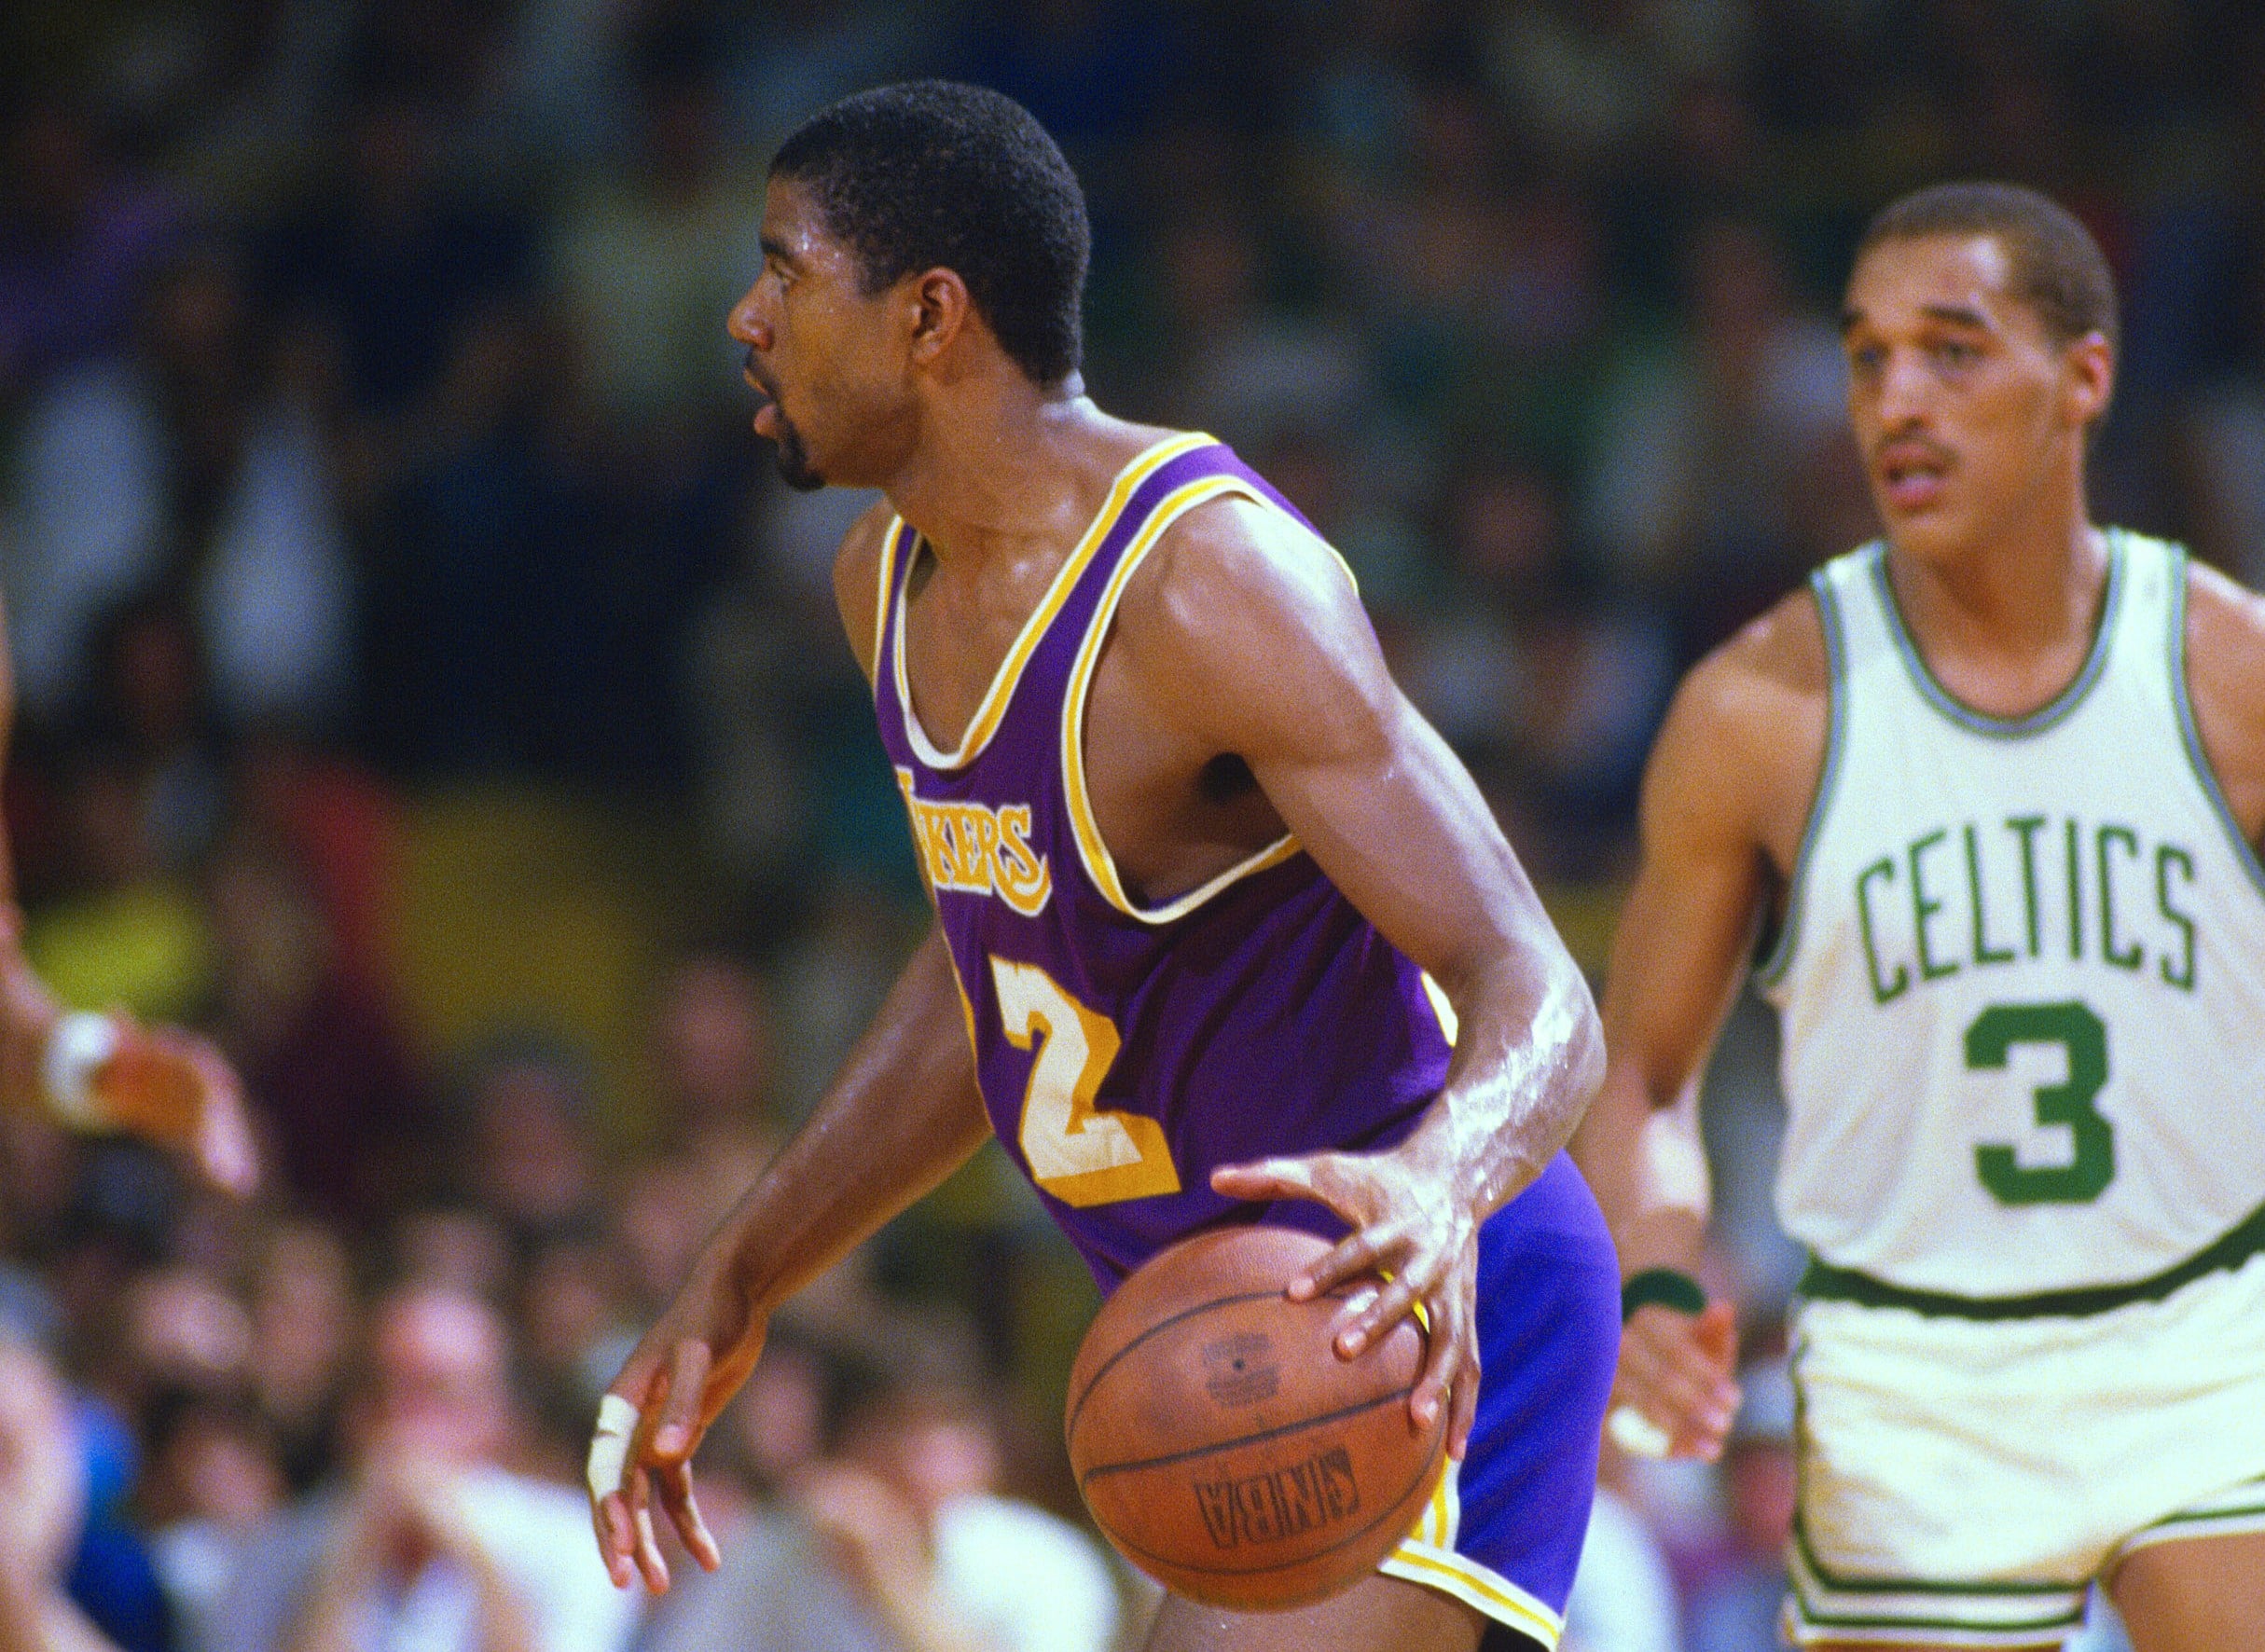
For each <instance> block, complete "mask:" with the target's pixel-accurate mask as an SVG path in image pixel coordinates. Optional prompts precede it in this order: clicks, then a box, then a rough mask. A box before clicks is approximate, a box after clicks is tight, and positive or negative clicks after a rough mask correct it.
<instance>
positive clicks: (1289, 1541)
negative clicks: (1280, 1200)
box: [1068, 1226, 1447, 1611]
mask: <svg viewBox="0 0 2265 1652" xmlns="http://www.w3.org/2000/svg"><path fill="white" fill-rule="evenodd" d="M1329 1248H1330V1247H1329V1246H1328V1245H1327V1244H1325V1243H1324V1242H1323V1241H1322V1240H1320V1239H1319V1238H1317V1237H1315V1236H1314V1235H1312V1234H1310V1233H1304V1232H1297V1231H1295V1230H1293V1229H1290V1228H1278V1227H1264V1226H1251V1227H1235V1228H1224V1229H1217V1230H1214V1231H1212V1232H1206V1233H1198V1234H1197V1235H1195V1237H1194V1238H1192V1239H1186V1240H1182V1241H1181V1243H1180V1244H1178V1245H1175V1246H1172V1247H1171V1248H1170V1249H1168V1250H1166V1251H1164V1252H1162V1253H1160V1254H1159V1255H1157V1256H1156V1257H1154V1258H1153V1259H1152V1260H1150V1261H1149V1262H1148V1263H1147V1264H1146V1265H1145V1266H1143V1267H1141V1268H1140V1269H1139V1270H1138V1271H1137V1272H1136V1273H1133V1275H1132V1276H1131V1277H1130V1278H1128V1279H1126V1281H1125V1283H1124V1284H1123V1285H1122V1286H1120V1287H1118V1288H1117V1292H1116V1294H1115V1295H1114V1296H1112V1297H1111V1298H1110V1300H1109V1301H1108V1302H1107V1303H1106V1304H1105V1305H1104V1306H1103V1307H1102V1309H1101V1312H1100V1313H1099V1314H1098V1315H1097V1316H1096V1317H1095V1319H1094V1322H1093V1325H1092V1328H1090V1329H1089V1330H1087V1331H1086V1333H1085V1341H1084V1344H1083V1345H1082V1346H1081V1347H1080V1348H1079V1350H1078V1356H1077V1361H1076V1363H1075V1365H1073V1366H1072V1367H1071V1369H1070V1396H1069V1413H1068V1432H1069V1442H1070V1466H1071V1467H1072V1469H1073V1470H1074V1471H1075V1472H1076V1475H1077V1482H1078V1489H1079V1490H1080V1491H1081V1492H1082V1493H1083V1494H1084V1498H1085V1507H1087V1508H1088V1509H1089V1510H1091V1511H1092V1514H1093V1518H1094V1521H1095V1522H1096V1523H1097V1524H1098V1525H1099V1527H1100V1529H1101V1531H1102V1532H1103V1533H1104V1534H1105V1535H1107V1536H1108V1538H1109V1540H1110V1541H1111V1542H1112V1543H1113V1544H1114V1545H1116V1547H1117V1549H1118V1551H1119V1552H1120V1553H1122V1554H1123V1555H1124V1556H1125V1558H1126V1560H1128V1561H1130V1562H1131V1563H1133V1564H1134V1565H1136V1566H1139V1568H1140V1569H1141V1570H1142V1571H1144V1572H1146V1573H1147V1574H1148V1575H1149V1576H1152V1577H1153V1578H1154V1579H1155V1580H1156V1581H1157V1582H1159V1583H1161V1584H1163V1585H1164V1586H1165V1587H1166V1588H1167V1589H1170V1590H1173V1591H1174V1592H1176V1593H1179V1594H1181V1595H1185V1596H1187V1597H1188V1598H1189V1599H1191V1600H1195V1601H1199V1602H1202V1603H1203V1604H1207V1605H1213V1606H1224V1607H1228V1608H1231V1609H1235V1610H1241V1611H1252V1610H1264V1609H1272V1608H1278V1607H1285V1606H1296V1605H1304V1604H1307V1603H1309V1602H1312V1601H1318V1600H1320V1599H1322V1598H1324V1597H1326V1596H1328V1595H1332V1594H1334V1593H1336V1592H1337V1591H1338V1590H1344V1589H1347V1588H1349V1587H1350V1586H1351V1585H1353V1584H1354V1583H1356V1582H1358V1581H1360V1579H1361V1578H1362V1577H1364V1576H1367V1575H1368V1574H1369V1573H1371V1572H1373V1571H1374V1570H1375V1569H1376V1565H1377V1563H1378V1562H1380V1561H1381V1560H1383V1559H1384V1557H1385V1556H1386V1555H1387V1554H1388V1553H1390V1552H1391V1551H1392V1549H1394V1548H1396V1547H1398V1545H1399V1543H1400V1541H1401V1539H1402V1538H1403V1537H1405V1536H1406V1535H1408V1532H1409V1530H1410V1529H1411V1528H1412V1527H1413V1526H1414V1524H1415V1522H1416V1516H1417V1515H1418V1513H1420V1512H1421V1510H1422V1508H1423V1506H1424V1501H1425V1499H1426V1498H1428V1497H1429V1495H1430V1494H1431V1491H1432V1488H1433V1486H1434V1485H1435V1484H1436V1483H1437V1481H1438V1479H1439V1474H1440V1467H1441V1465H1442V1463H1443V1453H1444V1449H1445V1444H1446V1428H1447V1424H1446V1410H1445V1408H1442V1411H1441V1414H1440V1416H1439V1418H1438V1419H1437V1420H1436V1421H1434V1423H1433V1424H1432V1425H1431V1426H1430V1427H1429V1429H1428V1430H1424V1431H1421V1432H1419V1431H1418V1430H1417V1429H1416V1426H1415V1425H1414V1424H1413V1423H1412V1422H1411V1420H1410V1418H1409V1415H1408V1397H1409V1394H1410V1392H1411V1390H1412V1389H1413V1388H1414V1386H1415V1383H1416V1375H1417V1373H1418V1372H1419V1371H1421V1370H1422V1369H1423V1361H1424V1333H1423V1331H1422V1329H1421V1328H1419V1327H1418V1326H1417V1325H1416V1322H1415V1321H1414V1320H1413V1319H1412V1318H1411V1319H1403V1320H1402V1321H1401V1322H1400V1323H1399V1324H1398V1325H1396V1326H1394V1327H1393V1328H1391V1330H1390V1331H1389V1332H1388V1333H1387V1334H1386V1335H1385V1336H1384V1337H1383V1338H1382V1339H1380V1340H1379V1341H1378V1342H1374V1343H1372V1344H1371V1345H1370V1346H1369V1347H1367V1348H1364V1349H1362V1350H1361V1352H1360V1356H1358V1357H1356V1358H1353V1359H1342V1358H1340V1357H1338V1356H1337V1353H1336V1350H1335V1349H1334V1348H1333V1346H1332V1345H1331V1341H1330V1338H1331V1331H1332V1328H1333V1325H1334V1323H1335V1321H1336V1319H1337V1316H1338V1315H1339V1314H1340V1313H1341V1312H1342V1311H1343V1308H1344V1304H1345V1299H1346V1298H1347V1297H1348V1296H1350V1295H1351V1294H1353V1293H1354V1292H1355V1291H1357V1290H1359V1289H1361V1288H1363V1287H1362V1284H1361V1282H1359V1281H1355V1282H1353V1283H1351V1284H1348V1285H1346V1286H1341V1287H1338V1288H1337V1289H1335V1290H1333V1291H1331V1292H1328V1293H1326V1294H1324V1295H1322V1296H1320V1297H1317V1298H1316V1299H1315V1300H1313V1301H1305V1302H1293V1301H1291V1300H1290V1299H1289V1298H1288V1297H1286V1296H1284V1295H1283V1294H1282V1287H1284V1286H1285V1285H1287V1284H1288V1283H1289V1282H1290V1281H1291V1279H1292V1278H1293V1277H1295V1276H1296V1274H1297V1273H1299V1272H1300V1271H1301V1270H1302V1269H1303V1268H1305V1266H1307V1265H1308V1264H1309V1263H1311V1262H1312V1261H1313V1260H1315V1259H1316V1258H1318V1257H1319V1256H1321V1255H1323V1254H1324V1253H1325V1252H1326V1251H1327V1250H1328V1249H1329Z"/></svg>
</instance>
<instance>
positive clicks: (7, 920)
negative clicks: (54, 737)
mask: <svg viewBox="0 0 2265 1652" xmlns="http://www.w3.org/2000/svg"><path fill="white" fill-rule="evenodd" d="M15 709H16V685H15V674H14V672H13V671H12V669H11V668H10V664H9V660H8V657H7V643H6V641H5V640H4V637H0V771H5V770H6V768H7V752H8V741H9V737H10V735H11V733H12V732H13V729H14V723H15ZM15 869H16V861H15V856H14V853H13V852H12V849H11V847H10V845H9V843H8V837H7V823H6V820H5V819H0V1100H5V1102H6V1103H7V1105H9V1106H11V1107H18V1108H28V1109H31V1110H34V1111H39V1112H44V1113H46V1114H47V1115H48V1117H50V1118H51V1119H53V1120H54V1121H55V1122H58V1123H60V1124H62V1125H63V1126H65V1127H66V1128H68V1129H72V1130H80V1131H111V1130H125V1131H131V1133H132V1134H134V1135H136V1136H142V1137H144V1138H145V1139H146V1140H148V1141H151V1142H154V1143H155V1144H156V1145H158V1146H159V1147H161V1148H166V1149H169V1150H173V1151H175V1152H177V1153H179V1154H180V1155H181V1157H182V1158H183V1159H184V1160H186V1163H188V1165H189V1167H190V1168H191V1169H193V1170H194V1171H196V1172H197V1173H198V1174H199V1175H200V1176H201V1177H203V1178H204V1179H205V1180H207V1181H209V1182H210V1183H212V1184H213V1185H214V1187H217V1188H219V1189H221V1190H222V1191H226V1192H230V1193H237V1194H243V1193H248V1192H250V1191H251V1190H252V1187H253V1184H254V1183H255V1182H256V1180H257V1179H258V1174H259V1159H258V1153H257V1151H256V1149H255V1148H254V1146H253V1140H252V1131H251V1127H250V1125H249V1124H248V1123H247V1122H246V1121H245V1118H244V1109H243V1096H242V1088H241V1087H240V1086H239V1084H238V1083H237V1080H236V1075H235V1072H234V1071H233V1070H232V1069H231V1068H230V1067H229V1066H228V1062H227V1061H226V1060H225V1059H223V1058H222V1056H221V1055H220V1053H219V1052H218V1051H216V1050H214V1048H213V1047H212V1046H211V1045H210V1044H208V1043H207V1042H205V1041H204V1040H203V1039H198V1038H194V1037H191V1036H190V1035H189V1034H187V1033H185V1032H182V1031H180V1030H179V1029H177V1028H173V1027H145V1026H139V1025H137V1024H136V1023H135V1022H134V1021H133V1020H132V1019H131V1017H129V1016H126V1015H123V1014H109V1015H104V1014H94V1013H78V1014H74V1013H71V1012H66V1011H65V1009H64V1008H63V1006H62V1004H60V1003H58V1002H57V1001H56V998H55V995H54V994H53V993H51V992H49V991H48V987H47V984H46V983H45V982H43V981H41V980H40V979H39V977H38V975H37V974H35V972H34V971H33V969H32V965H31V960H30V959H29V958H28V957H25V956H24V949H23V914H22V912H21V910H20V909H19V908H18V906H17V904H16V875H15Z"/></svg>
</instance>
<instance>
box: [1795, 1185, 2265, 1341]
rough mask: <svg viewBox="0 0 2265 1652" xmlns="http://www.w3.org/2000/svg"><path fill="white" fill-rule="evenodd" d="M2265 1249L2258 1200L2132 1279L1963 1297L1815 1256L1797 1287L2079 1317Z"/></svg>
mask: <svg viewBox="0 0 2265 1652" xmlns="http://www.w3.org/2000/svg"><path fill="white" fill-rule="evenodd" d="M2261 1252H2265V1205H2259V1206H2258V1208H2257V1209H2255V1210H2253V1211H2251V1212H2250V1213H2249V1214H2248V1215H2247V1216H2246V1217H2244V1218H2242V1220H2241V1221H2240V1222H2239V1223H2237V1224H2236V1225H2235V1226H2234V1227H2233V1228H2232V1229H2231V1230H2230V1231H2229V1232H2226V1233H2224V1234H2223V1235H2221V1236H2220V1237H2219V1238H2217V1240H2215V1241H2214V1242H2212V1243H2211V1244H2210V1245H2208V1246H2205V1247H2203V1249H2201V1250H2198V1251H2196V1252H2195V1253H2194V1254H2193V1255H2192V1256H2190V1257H2189V1258H2188V1259H2187V1260H2185V1261H2183V1262H2178V1263H2176V1264H2175V1265H2173V1266H2171V1267H2168V1268H2165V1269H2164V1270H2163V1271H2162V1272H2161V1273H2156V1274H2152V1275H2150V1276H2149V1277H2148V1278H2145V1279H2137V1280H2134V1281H2133V1282H2132V1283H2131V1284H2129V1285H2101V1286H2087V1287H2078V1288H2075V1289H2071V1290H2040V1291H2037V1292H2035V1293H2034V1294H2032V1295H2029V1296H2018V1297H1962V1296H1954V1295H1952V1294H1951V1293H1950V1292H1948V1291H1939V1290H1907V1289H1905V1288H1904V1287H1902V1286H1899V1285H1890V1284H1889V1283H1888V1282H1887V1281H1886V1280H1885V1279H1875V1278H1874V1277H1872V1276H1871V1274H1870V1273H1858V1272H1857V1271H1856V1270H1855V1269H1854V1268H1836V1267H1834V1266H1833V1265H1832V1264H1831V1263H1830V1262H1828V1261H1825V1260H1822V1259H1820V1258H1817V1257H1815V1256H1812V1257H1811V1258H1810V1259H1809V1265H1808V1267H1807V1268H1806V1269H1805V1270H1803V1272H1802V1276H1801V1282H1800V1283H1799V1284H1798V1285H1796V1286H1795V1287H1793V1288H1794V1289H1795V1290H1796V1291H1798V1292H1799V1293H1800V1294H1801V1295H1802V1296H1805V1297H1807V1298H1809V1299H1810V1300H1811V1301H1820V1302H1854V1303H1855V1304H1856V1305H1857V1306H1858V1307H1859V1308H1904V1309H1908V1310H1909V1311H1911V1312H1912V1313H1913V1314H1925V1315H1930V1316H1932V1317H1935V1318H1939V1319H1982V1320H1993V1319H2077V1318H2084V1317H2088V1316H2090V1315H2094V1314H2106V1313H2111V1312H2113V1311H2114V1310H2115V1309H2118V1308H2128V1307H2130V1306H2132V1305H2133V1304H2134V1303H2135V1302H2160V1301H2163V1300H2164V1299H2165V1298H2166V1297H2169V1296H2171V1295H2173V1294H2174V1293H2175V1292H2177V1291H2179V1290H2182V1289H2184V1288H2185V1287H2188V1286H2189V1285H2191V1284H2193V1283H2194V1282H2195V1281H2196V1280H2197V1279H2201V1278H2203V1277H2204V1276H2205V1275H2207V1274H2211V1273H2230V1272H2231V1271H2232V1270H2234V1269H2236V1268H2239V1267H2241V1266H2242V1265H2243V1264H2244V1262H2246V1261H2248V1260H2250V1258H2252V1257H2254V1256H2257V1255H2258V1254H2259V1253H2261Z"/></svg>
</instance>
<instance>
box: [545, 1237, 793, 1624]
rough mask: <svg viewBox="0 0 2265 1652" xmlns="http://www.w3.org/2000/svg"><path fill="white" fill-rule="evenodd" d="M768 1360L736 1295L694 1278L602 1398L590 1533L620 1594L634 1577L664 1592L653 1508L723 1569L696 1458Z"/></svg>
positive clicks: (590, 1471)
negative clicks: (697, 1489) (695, 1478)
mask: <svg viewBox="0 0 2265 1652" xmlns="http://www.w3.org/2000/svg"><path fill="white" fill-rule="evenodd" d="M762 1351H763V1327H762V1326H761V1325H759V1324H756V1323H753V1321H752V1320H751V1319H750V1317H749V1315H747V1313H746V1312H745V1310H744V1309H743V1308H742V1307H740V1306H739V1305H738V1293H737V1292H736V1291H733V1290H731V1289H729V1288H728V1287H719V1286H718V1285H716V1284H714V1283H711V1281H709V1280H708V1279H706V1278H705V1277H704V1276H703V1274H702V1273H695V1274H694V1275H693V1277H692V1279H691V1280H690V1281H688V1282H687V1283H686V1285H685V1286H684V1289H683V1290H681V1291H679V1292H678V1293H677V1296H676V1300H675V1301H672V1302H670V1304H669V1307H668V1310H667V1311H666V1312H665V1313H663V1314H662V1315H661V1317H660V1319H659V1321H658V1322H657V1323H656V1325H655V1326H654V1327H653V1328H652V1329H651V1330H649V1331H647V1332H646V1333H645V1335H644V1337H643V1340H642V1341H641V1342H639V1343H638V1344H637V1347H636V1348H635V1350H634V1351H633V1352H631V1354H630V1355H629V1357H628V1360H627V1361H626V1362H625V1363H624V1364H623V1366H622V1368H621V1374H620V1375H619V1376H617V1377H615V1379H614V1381H613V1383H612V1384H611V1385H610V1386H609V1387H608V1388H607V1389H606V1392H605V1397H603V1398H602V1399H601V1400H600V1401H599V1404H598V1424H597V1428H596V1430H595V1432H594V1433H593V1434H592V1436H591V1439H590V1450H589V1459H588V1466H587V1479H588V1482H589V1494H590V1524H591V1526H592V1528H593V1529H594V1530H595V1531H596V1533H597V1535H598V1554H599V1557H600V1558H601V1560H603V1561H604V1562H605V1569H606V1575H607V1576H609V1577H611V1578H612V1579H613V1580H614V1587H615V1588H616V1589H627V1588H628V1586H629V1583H630V1580H631V1576H632V1570H633V1571H634V1574H635V1575H636V1576H642V1578H643V1579H644V1584H645V1587H646V1588H647V1589H649V1590H652V1591H653V1592H654V1593H655V1594H663V1593H666V1592H667V1590H668V1588H669V1563H668V1562H667V1561H666V1560H664V1559H663V1558H662V1557H661V1551H660V1540H659V1534H658V1531H657V1529H656V1527H655V1525H654V1522H653V1506H654V1503H655V1501H656V1498H657V1501H658V1502H659V1505H660V1507H661V1510H662V1512H664V1513H665V1514H666V1515H667V1516H668V1517H669V1522H670V1525H672V1526H674V1527H675V1528H676V1534H677V1535H678V1536H679V1537H681V1538H682V1539H683V1540H684V1547H685V1549H688V1550H690V1551H691V1554H692V1558H693V1559H694V1560H696V1561H697V1562H698V1563H700V1565H701V1566H702V1567H704V1568H705V1569H707V1570H708V1571H711V1572H712V1571H714V1570H715V1569H716V1568H717V1567H718V1566H719V1565H721V1564H723V1556H722V1555H721V1554H720V1553H719V1552H718V1551H717V1549H716V1541H715V1538H714V1537H713V1536H712V1535H711V1534H710V1532H709V1530H708V1522H707V1521H704V1520H702V1519H701V1518H700V1507H699V1503H698V1502H697V1499H696V1498H695V1497H694V1495H693V1490H692V1456H693V1453H694V1452H697V1451H698V1450H699V1444H700V1439H701V1437H702V1436H704V1435H705V1434H706V1433H707V1432H708V1425H709V1424H711V1423H712V1422H713V1421H714V1420H715V1417H716V1413H717V1412H719V1411H722V1410H723V1409H724V1407H725V1404H726V1403H727V1402H728V1401H729V1400H730V1398H731V1397H732V1396H733V1395H734V1394H735V1393H737V1392H738V1391H739V1384H741V1383H742V1382H744V1381H745V1380H746V1377H747V1373H748V1372H749V1371H750V1370H753V1369H754V1364H755V1358H756V1356H758V1355H759V1354H761V1352H762Z"/></svg>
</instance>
